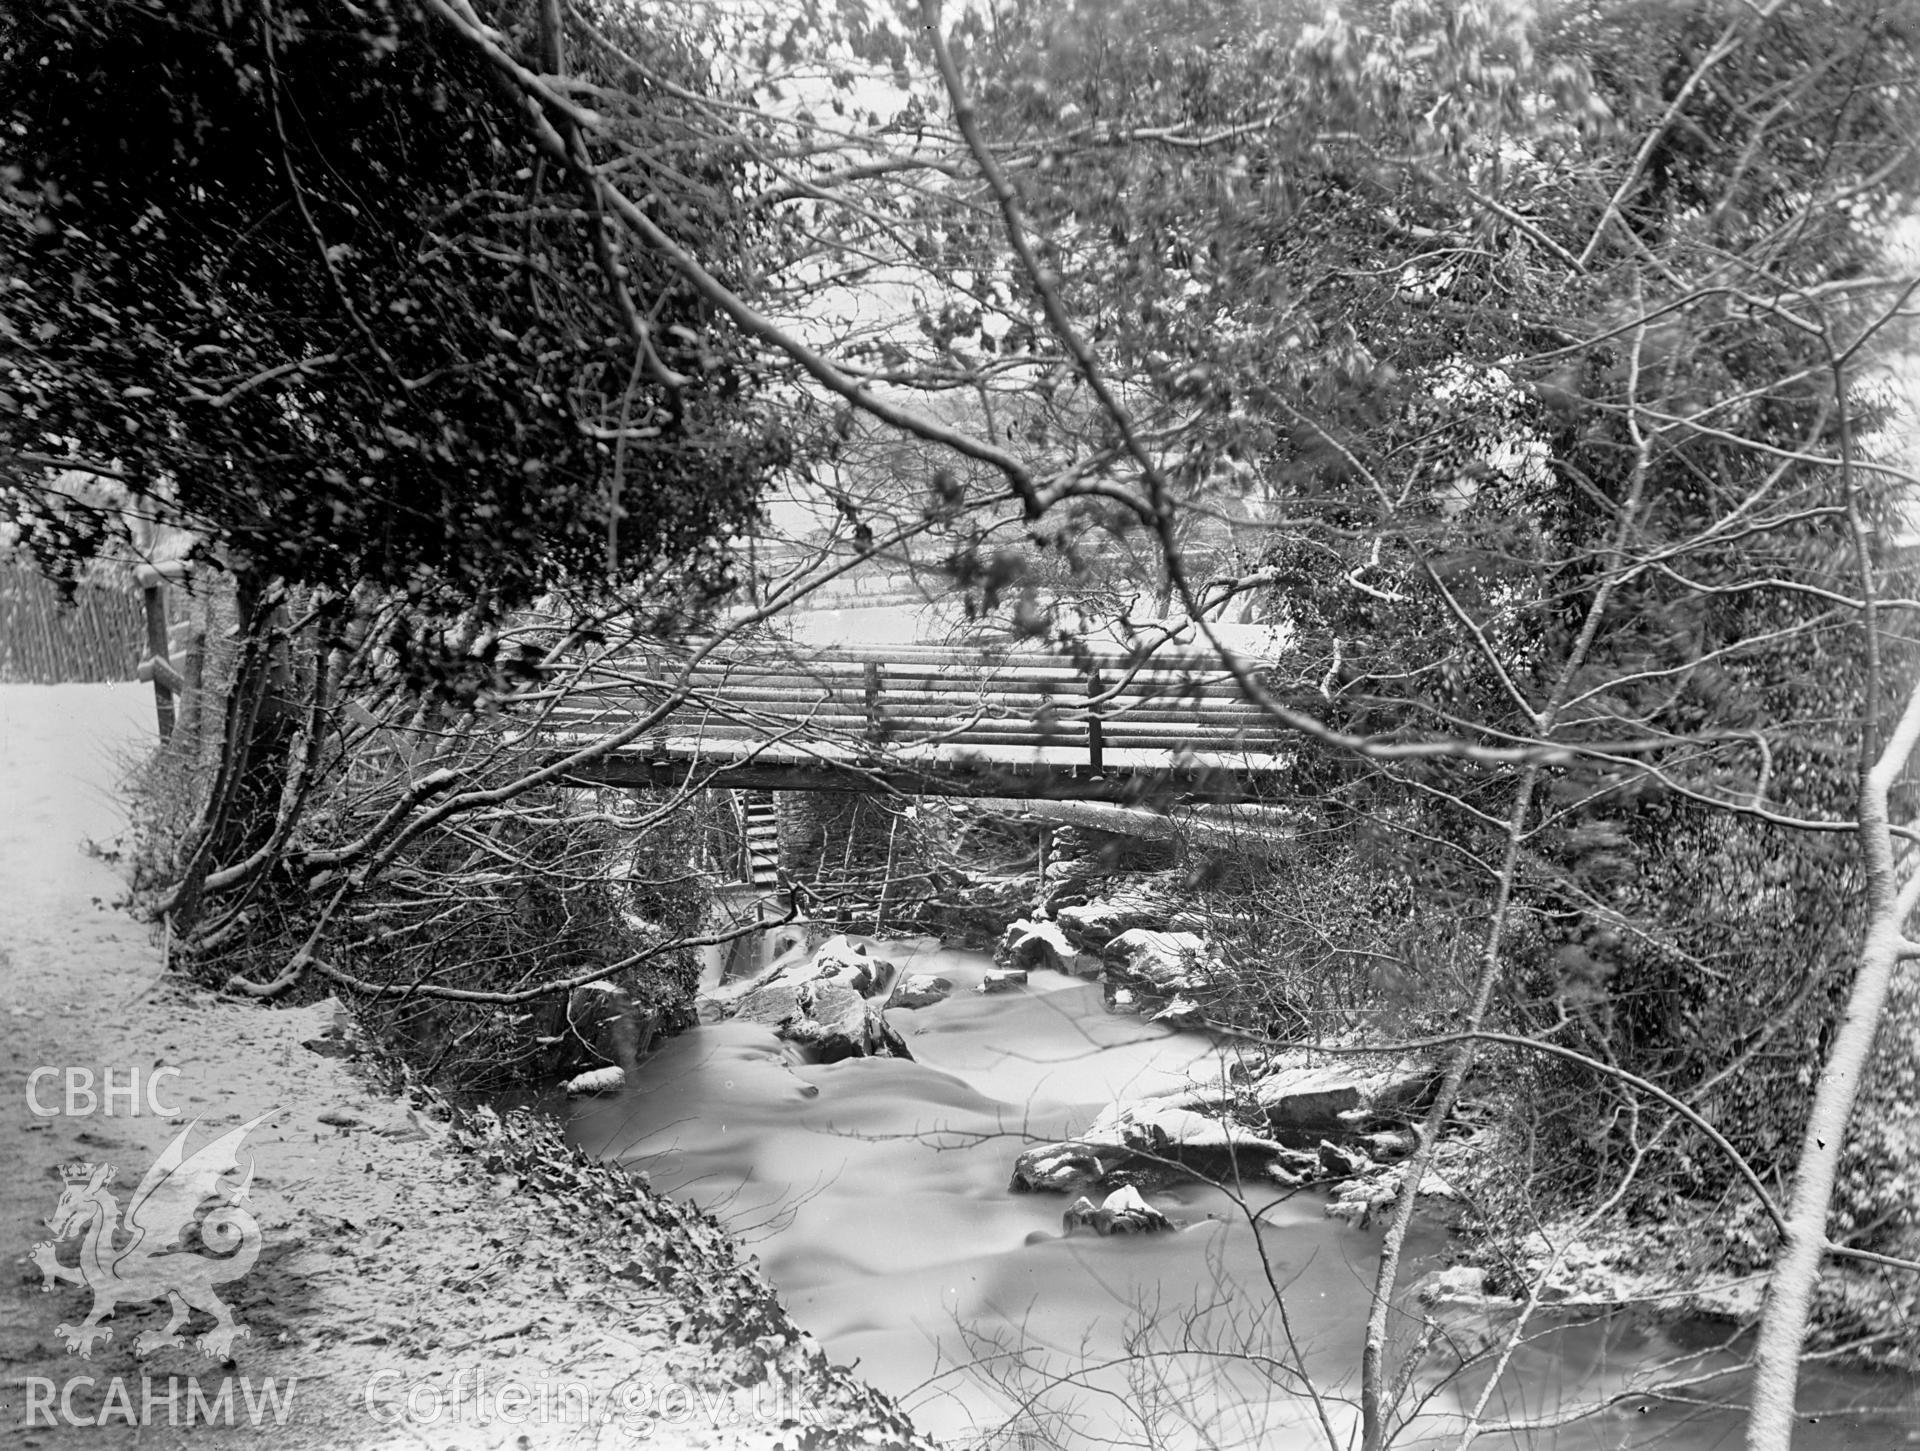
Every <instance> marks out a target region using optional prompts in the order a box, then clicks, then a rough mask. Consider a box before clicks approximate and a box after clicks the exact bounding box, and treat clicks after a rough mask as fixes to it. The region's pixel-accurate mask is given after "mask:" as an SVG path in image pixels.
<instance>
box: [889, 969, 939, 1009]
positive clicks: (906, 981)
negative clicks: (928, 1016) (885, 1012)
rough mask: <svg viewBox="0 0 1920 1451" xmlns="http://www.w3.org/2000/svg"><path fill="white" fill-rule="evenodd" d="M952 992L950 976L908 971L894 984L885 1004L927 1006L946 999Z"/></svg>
mask: <svg viewBox="0 0 1920 1451" xmlns="http://www.w3.org/2000/svg"><path fill="white" fill-rule="evenodd" d="M952 992H953V981H952V979H951V978H944V977H935V976H933V975H932V974H931V973H925V972H910V973H907V974H905V975H904V976H902V977H901V979H900V981H899V982H897V983H895V984H894V988H893V996H892V997H891V998H889V999H888V1000H887V1006H888V1007H890V1008H928V1007H932V1006H933V1005H934V1004H935V1003H938V1002H944V1001H946V999H947V997H948V996H949V995H950V994H951V993H952Z"/></svg>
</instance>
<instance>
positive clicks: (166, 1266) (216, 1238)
mask: <svg viewBox="0 0 1920 1451" xmlns="http://www.w3.org/2000/svg"><path fill="white" fill-rule="evenodd" d="M273 1112H274V1110H272V1109H269V1110H267V1112H266V1113H263V1114H261V1115H260V1117H259V1118H257V1119H254V1120H253V1121H252V1122H251V1123H244V1124H242V1125H240V1127H239V1128H237V1129H233V1130H231V1131H229V1132H227V1133H224V1134H222V1135H221V1136H220V1137H219V1138H217V1139H214V1140H213V1141H212V1142H211V1143H208V1144H203V1145H202V1146H201V1147H200V1148H198V1149H196V1150H195V1151H193V1152H192V1153H191V1154H190V1153H188V1152H187V1137H188V1135H190V1134H191V1133H192V1132H193V1130H194V1128H195V1126H196V1125H197V1124H198V1123H199V1122H200V1121H199V1120H198V1119H195V1120H194V1121H193V1122H192V1123H190V1124H188V1125H187V1126H186V1127H185V1128H184V1129H182V1130H180V1133H179V1135H178V1137H176V1138H175V1139H174V1141H173V1142H172V1143H171V1144H169V1145H167V1147H166V1150H165V1152H163V1153H162V1154H161V1155H160V1157H159V1158H158V1159H156V1160H155V1161H154V1164H153V1167H152V1168H151V1169H149V1170H147V1176H146V1178H144V1179H142V1180H141V1181H140V1187H139V1188H138V1189H136V1190H134V1191H133V1198H132V1199H131V1200H130V1201H128V1204H127V1212H126V1217H125V1219H122V1218H121V1215H120V1205H119V1203H118V1201H117V1200H115V1198H114V1197H113V1195H112V1194H110V1193H109V1192H108V1189H107V1186H108V1185H110V1184H111V1183H112V1182H113V1175H114V1166H113V1165H111V1164H69V1165H67V1166H66V1168H65V1169H64V1170H63V1171H62V1174H63V1177H64V1178H65V1179H66V1188H65V1190H63V1191H62V1193H61V1195H60V1203H59V1204H58V1205H57V1206H56V1207H55V1208H54V1211H53V1214H52V1216H51V1217H50V1218H48V1220H47V1221H46V1225H47V1228H48V1229H50V1230H52V1231H53V1238H52V1239H50V1240H42V1241H41V1242H40V1243H39V1244H36V1245H35V1246H34V1247H33V1262H34V1263H35V1264H36V1265H38V1266H39V1267H40V1273H41V1276H42V1284H41V1286H40V1288H41V1290H42V1291H50V1290H52V1289H53V1287H54V1285H55V1284H56V1283H58V1282H60V1281H62V1280H64V1281H66V1282H68V1283H69V1284H76V1285H84V1286H86V1287H87V1288H88V1289H90V1290H92V1291H93V1310H92V1313H90V1314H89V1315H88V1316H87V1318H86V1319H85V1320H83V1321H81V1322H80V1324H78V1325H61V1326H59V1327H57V1332H56V1333H58V1335H59V1336H60V1338H61V1339H62V1340H64V1341H66V1342H67V1350H68V1352H69V1353H71V1352H73V1351H76V1350H77V1351H79V1352H80V1358H81V1359H82V1360H91V1359H92V1358H93V1343H94V1341H96V1340H108V1341H110V1340H112V1339H113V1329H112V1327H111V1326H107V1325H102V1324H101V1323H100V1322H101V1321H102V1320H105V1319H108V1318H109V1317H111V1316H112V1314H113V1310H114V1306H115V1305H116V1304H118V1303H119V1302H121V1301H123V1300H126V1301H142V1300H158V1299H162V1298H164V1299H165V1300H166V1301H167V1303H168V1305H169V1306H171V1307H172V1310H173V1317H172V1318H171V1319H170V1320H168V1321H167V1324H166V1328H165V1329H162V1330H145V1331H142V1332H141V1333H140V1335H139V1336H138V1337H137V1338H136V1339H135V1340H134V1351H135V1353H136V1354H139V1355H146V1354H147V1353H148V1352H150V1351H154V1350H161V1349H166V1348H170V1347H175V1346H180V1345H184V1344H185V1343H186V1341H185V1339H184V1337H182V1335H181V1334H180V1331H181V1328H182V1327H183V1326H185V1325H186V1323H187V1319H188V1317H189V1316H190V1315H191V1313H192V1312H193V1311H194V1310H199V1311H202V1312H204V1313H205V1314H208V1315H211V1316H213V1318H214V1321H215V1322H216V1323H215V1324H214V1326H213V1328H212V1329H211V1330H209V1331H207V1333H206V1334H204V1335H202V1336H200V1337H199V1341H198V1344H199V1347H200V1349H201V1351H202V1352H203V1353H204V1354H206V1355H207V1356H208V1357H210V1358H214V1359H221V1360H224V1359H226V1358H227V1356H229V1355H230V1354H231V1353H232V1350H233V1342H234V1339H235V1338H236V1337H237V1336H242V1335H251V1334H252V1333H253V1332H252V1331H250V1330H248V1329H247V1328H246V1327H245V1326H244V1325H240V1324H237V1323H236V1322H235V1321H234V1318H233V1311H232V1310H230V1309H228V1308H227V1306H226V1305H225V1304H223V1303H222V1302H221V1300H220V1298H219V1297H218V1296H217V1295H215V1294H214V1293H213V1287H214V1286H215V1285H224V1284H226V1283H227V1282H228V1281H229V1280H237V1279H239V1278H240V1277H241V1276H242V1275H244V1274H246V1272H247V1271H248V1270H250V1269H252V1268H253V1262H254V1260H256V1259H257V1258H259V1255H260V1226H259V1224H258V1223H256V1222H255V1220H254V1217H253V1216H252V1215H251V1214H249V1213H248V1212H247V1210H246V1209H245V1208H244V1207H243V1206H244V1205H245V1203H246V1200H247V1197H248V1195H249V1193H250V1192H251V1189H252V1185H253V1164H252V1161H251V1160H249V1161H248V1164H247V1170H246V1175H245V1177H244V1178H242V1179H240V1180H239V1181H238V1182H237V1183H236V1182H234V1181H232V1180H229V1179H228V1178H227V1177H226V1176H227V1175H229V1174H237V1173H238V1172H239V1168H240V1162H239V1154H240V1144H241V1141H242V1140H243V1139H245V1138H246V1136H247V1135H248V1134H249V1133H251V1132H252V1131H253V1130H254V1129H256V1128H258V1127H259V1126H260V1124H261V1123H262V1122H264V1121H265V1120H266V1119H267V1118H268V1117H269V1116H270V1115H271V1114H272V1113H273ZM209 1201H211V1202H209ZM75 1238H78V1239H79V1241H80V1260H79V1263H78V1264H77V1265H75V1266H71V1267H69V1266H67V1265H63V1264H61V1263H60V1262H59V1259H58V1255H59V1251H60V1246H61V1244H62V1243H64V1242H66V1241H68V1240H71V1239H75Z"/></svg>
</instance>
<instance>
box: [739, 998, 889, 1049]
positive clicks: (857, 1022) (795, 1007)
mask: <svg viewBox="0 0 1920 1451" xmlns="http://www.w3.org/2000/svg"><path fill="white" fill-rule="evenodd" d="M738 1016H739V1017H741V1018H744V1019H746V1020H747V1021H748V1022H750V1023H766V1024H768V1025H769V1026H770V1027H772V1028H773V1029H774V1031H775V1032H777V1033H778V1034H779V1035H780V1036H781V1037H782V1038H785V1039H786V1040H787V1041H788V1042H789V1043H798V1044H800V1045H801V1046H802V1047H805V1048H809V1049H811V1050H813V1052H814V1054H815V1055H816V1056H817V1057H818V1059H819V1061H820V1062H822V1063H838V1062H839V1061H841V1060H842V1059H844V1058H868V1057H893V1058H911V1057H913V1054H912V1053H910V1052H909V1051H908V1050H907V1045H906V1043H905V1041H904V1040H903V1039H902V1038H901V1037H900V1035H899V1033H897V1032H895V1031H894V1029H893V1027H892V1025H891V1024H889V1023H888V1022H887V1020H886V1016H885V1015H884V1014H883V1013H882V1012H881V1011H880V1010H879V1009H878V1008H876V1007H874V1006H873V1005H872V1004H871V1003H869V1002H868V1001H867V1000H866V999H865V998H863V997H862V996H861V995H860V994H859V993H858V992H856V991H854V989H852V988H851V987H847V986H845V985H843V984H841V983H837V982H833V981H826V982H802V983H797V984H795V983H775V984H773V985H771V986H769V987H764V988H761V989H759V990H758V991H756V992H754V993H752V994H750V995H749V996H748V997H747V998H746V999H745V1000H744V1001H743V1002H742V1003H741V1004H740V1011H739V1014H738Z"/></svg>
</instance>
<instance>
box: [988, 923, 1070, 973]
mask: <svg viewBox="0 0 1920 1451" xmlns="http://www.w3.org/2000/svg"><path fill="white" fill-rule="evenodd" d="M993 956H994V960H995V961H996V962H1001V963H1005V964H1006V965H1007V966H1009V967H1020V968H1032V967H1047V968H1052V969H1053V970H1054V971H1056V972H1072V971H1074V969H1075V968H1076V967H1077V966H1078V965H1079V963H1080V954H1079V953H1078V952H1077V951H1076V950H1075V949H1074V945H1073V944H1072V943H1071V942H1069V941H1068V940H1067V934H1066V933H1065V932H1063V931H1062V930H1061V928H1060V925H1059V923H1057V922H1035V921H1032V920H1031V919H1029V918H1025V917H1023V918H1021V919H1020V920H1019V921H1017V922H1010V923H1008V924H1007V930H1006V931H1005V932H1003V933H1001V934H1000V944H999V946H998V947H996V948H995V949H994V954H993Z"/></svg>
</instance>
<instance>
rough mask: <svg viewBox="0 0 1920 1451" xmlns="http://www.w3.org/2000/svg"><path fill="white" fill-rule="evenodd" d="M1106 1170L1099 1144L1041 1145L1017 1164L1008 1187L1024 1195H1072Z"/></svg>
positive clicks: (1023, 1155)
mask: <svg viewBox="0 0 1920 1451" xmlns="http://www.w3.org/2000/svg"><path fill="white" fill-rule="evenodd" d="M1106 1171H1107V1170H1106V1165H1105V1163H1103V1162H1102V1160H1101V1157H1100V1153H1099V1151H1098V1148H1097V1146H1095V1145H1090V1144H1039V1145H1036V1146H1035V1147H1033V1148H1031V1149H1028V1150H1027V1151H1026V1152H1025V1153H1023V1154H1021V1155H1020V1157H1019V1158H1018V1159H1016V1160H1015V1161H1014V1165H1013V1178H1012V1179H1011V1180H1010V1181H1009V1182H1008V1184H1007V1187H1008V1188H1009V1189H1011V1190H1013V1191H1014V1192H1015V1193H1020V1194H1025V1193H1040V1194H1071V1193H1073V1191H1074V1190H1076V1189H1078V1188H1080V1187H1081V1186H1082V1185H1084V1184H1089V1183H1092V1182H1093V1181H1094V1180H1096V1179H1098V1178H1099V1177H1100V1176H1101V1175H1102V1174H1104V1173H1106Z"/></svg>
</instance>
